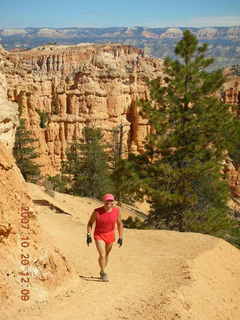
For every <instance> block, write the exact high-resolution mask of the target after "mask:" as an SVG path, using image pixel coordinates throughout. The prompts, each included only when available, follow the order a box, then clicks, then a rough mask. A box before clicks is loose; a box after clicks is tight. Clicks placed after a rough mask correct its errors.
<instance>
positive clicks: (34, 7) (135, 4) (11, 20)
mask: <svg viewBox="0 0 240 320" xmlns="http://www.w3.org/2000/svg"><path fill="white" fill-rule="evenodd" d="M235 25H240V0H201V1H199V0H144V1H142V0H89V1H87V0H85V1H82V0H0V28H26V27H50V28H62V27H113V26H116V27H118V26H121V27H133V26H145V27H177V26H186V27H189V26H192V27H207V26H235Z"/></svg>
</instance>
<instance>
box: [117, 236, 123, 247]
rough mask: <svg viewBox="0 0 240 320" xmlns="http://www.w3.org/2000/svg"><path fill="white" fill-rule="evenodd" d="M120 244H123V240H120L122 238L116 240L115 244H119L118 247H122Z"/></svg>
mask: <svg viewBox="0 0 240 320" xmlns="http://www.w3.org/2000/svg"><path fill="white" fill-rule="evenodd" d="M122 242H123V239H122V238H119V239H118V242H117V243H118V244H119V247H121V246H122Z"/></svg>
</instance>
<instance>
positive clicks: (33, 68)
mask: <svg viewBox="0 0 240 320" xmlns="http://www.w3.org/2000/svg"><path fill="white" fill-rule="evenodd" d="M7 59H8V60H7V61H8V65H7V64H6V65H5V73H6V75H7V82H8V83H7V85H8V99H9V100H10V101H12V102H17V103H18V106H19V110H20V111H21V112H22V116H23V117H25V118H26V120H27V126H28V129H30V130H32V132H33V137H34V138H37V139H38V142H36V148H37V151H38V152H40V158H39V159H38V162H39V164H41V165H42V169H41V170H42V173H43V174H50V175H55V174H57V173H58V172H59V170H60V167H61V161H62V160H64V159H66V148H67V146H68V145H70V144H71V142H72V141H73V139H75V138H81V137H82V129H83V128H84V127H85V126H88V125H92V126H93V125H95V126H99V127H101V128H102V129H103V133H104V141H105V142H111V141H113V129H115V128H116V127H119V125H120V124H121V123H122V124H123V156H126V155H127V153H128V152H129V151H132V152H141V150H143V140H144V138H145V136H146V134H147V133H148V132H149V131H150V130H151V129H150V127H149V126H148V125H147V121H146V119H144V118H143V117H142V116H141V110H140V109H139V106H137V105H136V99H138V98H147V97H149V91H148V87H147V85H146V82H145V79H146V78H149V79H153V78H156V77H157V76H161V75H162V70H163V61H162V60H160V59H156V58H150V57H145V56H144V53H143V51H142V50H141V49H137V48H134V47H131V46H126V45H121V44H79V45H75V46H67V45H65V46H64V45H62V46H60V45H58V46H56V45H46V46H42V47H37V48H34V49H31V50H25V51H22V52H21V51H18V52H10V53H8V55H7ZM225 75H226V77H227V82H226V83H225V84H224V88H223V91H222V92H219V98H222V100H223V101H224V102H225V103H230V104H235V105H240V77H239V76H237V75H234V74H233V73H232V72H231V70H230V69H226V70H225ZM40 112H45V113H47V114H48V120H47V121H46V124H45V127H41V126H40V121H41V119H40V115H39V113H40ZM111 151H112V150H110V152H111ZM226 163H227V166H226V170H227V172H228V175H229V181H230V185H231V188H232V190H233V193H234V194H235V195H237V196H240V174H239V172H238V170H236V168H234V166H233V164H232V162H231V160H227V162H226Z"/></svg>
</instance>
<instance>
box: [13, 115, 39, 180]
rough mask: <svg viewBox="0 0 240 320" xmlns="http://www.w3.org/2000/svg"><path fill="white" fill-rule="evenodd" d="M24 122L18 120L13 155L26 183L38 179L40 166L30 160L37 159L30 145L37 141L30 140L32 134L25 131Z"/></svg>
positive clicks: (23, 120) (37, 154)
mask: <svg viewBox="0 0 240 320" xmlns="http://www.w3.org/2000/svg"><path fill="white" fill-rule="evenodd" d="M25 121H26V120H25V119H23V118H20V120H19V126H18V128H17V130H16V135H15V145H14V147H13V155H14V157H15V159H16V163H17V166H18V167H19V169H20V170H21V172H22V175H23V177H24V178H25V180H26V181H28V182H36V181H37V180H38V179H39V177H40V165H38V164H36V163H34V161H32V160H33V159H35V158H37V157H38V156H39V153H37V152H36V151H35V148H34V147H33V146H32V143H33V142H35V141H37V140H38V139H34V138H32V132H31V131H30V130H26V127H25Z"/></svg>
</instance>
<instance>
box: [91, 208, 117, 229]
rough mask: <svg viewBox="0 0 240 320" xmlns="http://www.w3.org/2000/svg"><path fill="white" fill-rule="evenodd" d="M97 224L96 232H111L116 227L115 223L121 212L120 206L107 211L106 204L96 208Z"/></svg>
mask: <svg viewBox="0 0 240 320" xmlns="http://www.w3.org/2000/svg"><path fill="white" fill-rule="evenodd" d="M94 211H95V212H96V225H95V230H94V233H105V232H111V231H114V229H115V224H116V221H117V218H118V214H119V208H116V207H113V208H112V210H111V211H109V212H107V211H105V208H104V206H102V207H99V208H96V209H95V210H94Z"/></svg>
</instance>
